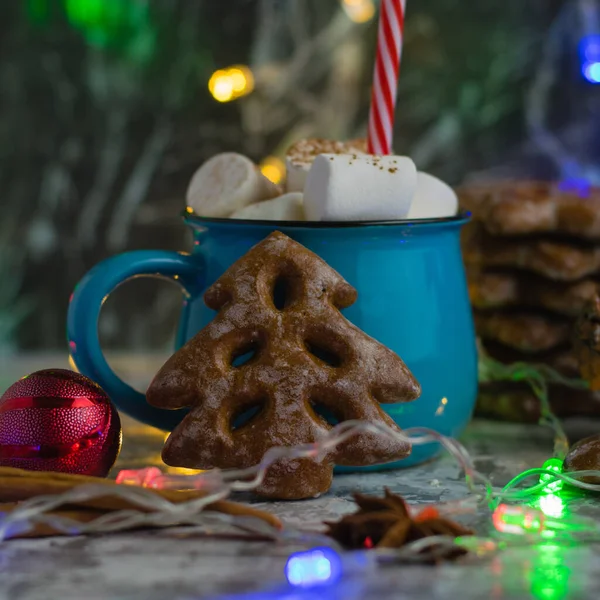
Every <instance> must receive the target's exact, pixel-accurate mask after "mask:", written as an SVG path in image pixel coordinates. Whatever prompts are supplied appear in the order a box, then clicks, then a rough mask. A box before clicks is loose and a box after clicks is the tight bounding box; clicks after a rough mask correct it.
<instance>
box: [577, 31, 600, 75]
mask: <svg viewBox="0 0 600 600" xmlns="http://www.w3.org/2000/svg"><path fill="white" fill-rule="evenodd" d="M579 59H580V62H581V73H582V75H583V76H584V77H585V79H586V80H587V81H589V82H590V83H594V84H598V83H600V35H588V36H586V37H584V38H582V39H581V41H580V42H579Z"/></svg>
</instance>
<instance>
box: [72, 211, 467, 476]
mask: <svg viewBox="0 0 600 600" xmlns="http://www.w3.org/2000/svg"><path fill="white" fill-rule="evenodd" d="M185 221H186V223H187V225H189V226H190V227H191V228H192V230H193V233H194V250H193V252H192V253H191V254H179V253H176V252H166V251H152V250H150V251H138V252H129V253H126V254H121V255H119V256H115V257H113V258H109V259H108V260H106V261H104V262H102V263H100V264H99V265H98V266H96V267H95V268H94V269H92V270H91V271H90V272H89V273H88V274H87V275H86V276H85V277H84V278H83V280H82V281H81V282H80V283H79V285H78V286H77V288H76V289H75V292H74V294H73V296H72V299H71V303H70V307H69V313H68V338H69V347H70V351H71V355H72V358H73V360H74V362H75V365H76V366H77V368H78V369H79V371H80V372H81V373H83V374H85V375H87V376H88V377H91V378H92V379H93V380H94V381H97V382H98V383H99V384H100V385H101V386H102V387H103V388H104V389H105V391H106V392H107V393H108V395H109V396H110V397H111V398H112V399H113V401H114V402H115V404H116V405H117V406H118V408H119V409H121V410H122V411H123V412H125V413H127V414H129V415H131V416H132V417H135V418H136V419H139V420H140V421H142V422H144V423H147V424H149V425H153V426H154V427H158V428H161V429H164V430H171V429H173V428H174V427H175V425H176V424H177V423H178V422H179V421H180V420H181V419H182V417H183V415H182V414H181V412H180V411H176V412H172V411H164V410H160V409H156V408H153V407H151V406H150V405H148V404H147V403H146V401H145V398H144V395H143V394H140V393H139V392H137V391H135V390H134V389H133V388H131V387H130V386H129V385H127V384H126V383H125V382H124V381H122V380H121V379H119V377H117V375H115V373H114V372H113V371H112V370H111V368H110V367H109V365H108V364H107V362H106V360H105V358H104V356H103V354H102V350H101V348H100V342H99V340H98V318H99V315H100V309H101V306H102V303H103V301H104V300H105V298H106V297H107V296H108V295H109V294H110V293H111V292H112V291H113V290H114V289H115V288H116V287H117V286H119V285H120V284H122V283H124V282H125V281H127V280H128V279H131V278H133V277H138V276H142V275H145V276H158V277H163V278H164V277H167V278H169V279H172V280H174V281H175V282H176V283H178V284H179V285H180V286H181V287H182V288H183V290H184V292H185V299H184V304H183V312H182V315H181V321H180V326H179V332H178V335H177V344H176V345H177V348H179V347H181V346H182V345H183V344H185V342H186V341H187V340H189V339H190V338H192V337H193V336H194V335H195V334H196V333H197V332H198V331H200V329H202V328H203V327H204V326H205V325H207V323H209V322H210V321H211V320H212V318H213V317H214V312H213V311H212V310H210V309H209V308H207V307H206V305H205V304H204V302H203V299H202V294H203V292H204V291H205V290H206V288H207V287H208V286H210V285H211V284H213V283H214V282H215V281H216V280H217V279H218V278H219V277H220V276H221V275H222V274H223V273H224V272H225V271H226V270H227V268H228V267H229V266H230V265H232V264H233V263H234V262H235V261H236V260H238V259H239V258H240V257H242V256H243V255H244V254H245V253H246V252H247V251H248V250H249V249H250V248H251V247H252V246H254V245H255V244H257V243H258V242H260V241H261V240H263V239H264V238H265V237H267V236H268V235H269V234H270V233H271V232H273V231H275V230H278V231H281V232H282V233H285V234H286V235H288V236H290V237H291V238H293V239H294V240H296V241H298V242H300V243H301V244H303V245H304V246H306V247H307V248H309V249H310V250H312V251H313V252H315V253H316V254H318V255H319V256H320V257H321V258H322V259H323V260H325V261H326V262H327V263H328V264H329V265H331V266H332V267H333V268H334V269H336V270H337V271H338V272H339V273H340V274H341V275H342V276H343V277H344V278H345V279H346V280H347V281H348V282H349V283H350V284H352V285H353V286H355V287H356V288H357V290H358V293H359V294H358V301H357V302H356V304H354V305H353V306H351V307H350V308H348V309H346V310H345V311H344V314H345V316H346V317H347V318H348V319H349V320H350V321H352V322H353V323H354V324H355V325H357V326H358V327H360V328H361V329H363V330H364V331H365V332H366V333H367V334H369V335H370V336H372V337H374V338H375V339H376V340H378V341H380V342H381V343H383V344H385V345H386V346H388V347H389V348H391V349H392V350H394V351H395V352H396V353H397V354H398V355H399V356H400V357H401V358H402V359H403V360H404V362H405V363H406V364H407V365H408V367H409V368H410V370H411V371H412V372H413V374H414V375H415V377H416V378H417V379H418V381H419V382H420V383H421V386H422V388H423V393H422V396H421V397H420V398H419V399H418V400H416V401H415V402H412V403H408V404H397V405H386V406H384V408H385V410H386V411H387V412H388V414H390V415H391V416H392V418H393V419H394V420H395V421H396V422H397V423H398V424H399V425H400V426H401V427H402V428H408V427H412V426H422V427H430V428H433V429H435V430H437V431H439V432H440V433H443V434H445V435H451V436H456V435H459V434H460V433H461V432H462V430H463V429H464V428H465V426H466V425H467V423H468V422H469V420H470V418H471V414H472V411H473V407H474V404H475V399H476V395H477V351H476V345H475V333H474V327H473V320H472V314H471V307H470V304H469V298H468V291H467V284H466V277H465V271H464V266H463V262H462V257H461V250H460V231H461V229H462V226H463V225H464V224H465V223H466V222H467V219H466V218H465V217H463V216H459V217H453V218H444V219H431V220H423V221H414V222H404V221H403V222H381V223H273V222H268V221H242V220H233V219H205V218H200V217H195V216H190V215H186V216H185ZM436 451H437V448H435V447H433V446H418V447H415V448H414V449H413V454H412V455H411V457H409V458H408V459H405V460H403V461H401V463H397V464H395V465H394V464H392V465H387V467H390V466H409V465H412V464H416V463H418V462H422V461H423V460H426V459H428V458H431V456H433V454H435V452H436Z"/></svg>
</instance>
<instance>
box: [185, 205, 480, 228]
mask: <svg viewBox="0 0 600 600" xmlns="http://www.w3.org/2000/svg"><path fill="white" fill-rule="evenodd" d="M182 217H183V219H184V221H185V222H186V223H189V224H197V225H200V226H201V225H203V224H209V223H214V224H218V225H233V226H237V225H246V226H248V225H255V226H259V227H277V226H281V227H287V228H292V227H293V228H298V229H360V228H362V227H393V226H403V227H416V226H419V225H450V224H460V223H466V222H468V221H469V220H470V219H471V213H470V212H466V211H461V212H459V213H458V214H457V215H454V216H453V217H434V218H430V219H398V220H394V221H381V220H379V221H269V220H266V219H231V218H229V217H202V216H200V215H197V214H195V213H194V212H190V209H186V210H184V211H183V212H182Z"/></svg>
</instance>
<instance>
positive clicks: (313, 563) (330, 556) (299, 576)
mask: <svg viewBox="0 0 600 600" xmlns="http://www.w3.org/2000/svg"><path fill="white" fill-rule="evenodd" d="M341 575H342V559H341V558H340V556H339V554H338V553H337V552H336V551H335V550H333V549H331V548H313V549H312V550H307V551H306V552H296V553H294V554H292V555H291V556H290V558H289V559H288V561H287V564H286V566H285V576H286V578H287V580H288V582H289V583H290V585H293V586H295V587H304V588H306V587H314V586H319V585H327V584H331V583H335V582H336V581H337V580H338V579H339V578H340V577H341Z"/></svg>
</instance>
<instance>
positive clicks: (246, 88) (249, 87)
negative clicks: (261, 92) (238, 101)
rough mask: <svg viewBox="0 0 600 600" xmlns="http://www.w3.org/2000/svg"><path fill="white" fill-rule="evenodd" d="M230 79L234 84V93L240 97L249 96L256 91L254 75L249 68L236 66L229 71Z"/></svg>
mask: <svg viewBox="0 0 600 600" xmlns="http://www.w3.org/2000/svg"><path fill="white" fill-rule="evenodd" d="M228 73H229V77H231V82H232V83H233V91H234V93H235V94H236V95H237V96H238V97H239V96H240V95H243V96H247V95H248V94H251V93H252V92H253V91H254V75H252V71H251V70H250V69H249V68H248V67H244V66H236V67H231V68H230V69H228Z"/></svg>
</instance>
